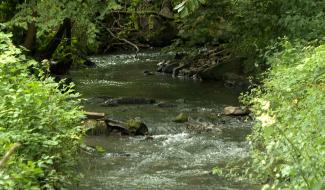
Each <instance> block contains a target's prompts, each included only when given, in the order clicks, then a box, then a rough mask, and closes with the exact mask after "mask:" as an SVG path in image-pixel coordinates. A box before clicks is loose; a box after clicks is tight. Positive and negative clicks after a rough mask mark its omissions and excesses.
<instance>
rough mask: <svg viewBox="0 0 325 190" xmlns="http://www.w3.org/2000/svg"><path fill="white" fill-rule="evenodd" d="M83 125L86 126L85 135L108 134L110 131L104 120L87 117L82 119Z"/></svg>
mask: <svg viewBox="0 0 325 190" xmlns="http://www.w3.org/2000/svg"><path fill="white" fill-rule="evenodd" d="M83 125H84V127H85V128H86V134H87V135H94V136H97V135H109V134H110V131H109V130H108V129H107V126H106V124H105V122H104V121H100V120H94V119H88V120H86V121H84V124H83Z"/></svg>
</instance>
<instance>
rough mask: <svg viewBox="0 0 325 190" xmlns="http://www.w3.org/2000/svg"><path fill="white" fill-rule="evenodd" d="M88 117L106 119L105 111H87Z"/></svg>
mask: <svg viewBox="0 0 325 190" xmlns="http://www.w3.org/2000/svg"><path fill="white" fill-rule="evenodd" d="M85 115H86V116H87V119H97V120H98V119H105V113H98V112H86V113H85Z"/></svg>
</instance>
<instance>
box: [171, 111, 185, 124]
mask: <svg viewBox="0 0 325 190" xmlns="http://www.w3.org/2000/svg"><path fill="white" fill-rule="evenodd" d="M188 118H189V116H188V114H186V113H180V114H179V115H178V116H177V117H176V118H175V119H174V120H173V121H174V122H176V123H185V122H187V121H188Z"/></svg>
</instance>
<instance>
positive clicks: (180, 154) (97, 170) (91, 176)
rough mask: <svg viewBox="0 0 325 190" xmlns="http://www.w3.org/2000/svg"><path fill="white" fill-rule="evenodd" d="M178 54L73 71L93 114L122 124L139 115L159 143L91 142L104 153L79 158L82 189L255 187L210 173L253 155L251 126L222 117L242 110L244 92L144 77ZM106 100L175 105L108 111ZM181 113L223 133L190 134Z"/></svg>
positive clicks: (114, 58)
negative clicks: (226, 111)
mask: <svg viewBox="0 0 325 190" xmlns="http://www.w3.org/2000/svg"><path fill="white" fill-rule="evenodd" d="M171 56H172V55H168V54H161V53H157V52H156V53H155V52H149V53H142V54H139V55H138V56H137V57H136V56H135V55H134V54H121V55H107V56H97V57H93V59H92V60H93V61H95V62H96V63H97V65H98V67H96V68H87V69H81V70H76V71H72V72H71V77H72V78H73V81H74V82H75V83H76V84H77V89H78V91H79V92H81V93H82V94H83V97H84V98H86V99H88V101H86V103H85V108H86V110H87V111H95V112H105V113H106V114H107V115H108V116H109V117H110V118H112V119H117V120H127V119H129V118H135V117H140V118H141V120H142V121H144V122H145V123H146V125H147V126H148V128H149V133H150V136H151V137H152V138H145V137H129V136H119V135H111V136H89V137H86V138H85V143H86V144H88V145H90V146H93V147H96V146H100V147H103V148H104V150H105V152H104V153H103V154H91V155H89V154H81V155H80V160H81V165H80V168H78V171H79V172H80V173H82V174H83V175H84V179H83V180H82V181H81V182H80V183H79V184H77V185H76V187H75V189H78V190H92V189H93V190H97V189H98V190H99V189H123V190H124V189H253V186H251V185H249V184H246V183H243V182H236V181H232V180H227V179H225V178H223V177H218V176H216V175H212V174H211V171H212V168H213V167H215V166H220V167H222V166H224V165H225V164H227V163H229V162H231V161H234V160H238V159H242V158H245V157H247V151H248V145H247V143H246V142H245V140H244V139H245V136H246V135H247V134H248V133H249V131H250V123H249V122H244V121H243V120H242V119H239V118H231V117H219V115H218V113H220V112H221V111H222V109H223V107H224V106H225V105H238V101H237V97H238V95H239V92H238V91H236V90H232V89H227V88H225V87H224V86H223V85H222V84H219V83H208V82H205V83H202V82H198V81H193V80H184V79H179V78H172V77H171V76H170V75H164V74H156V75H152V76H151V75H150V76H145V75H144V73H143V71H144V70H149V71H154V70H155V67H156V64H157V63H158V62H159V61H161V60H163V59H168V58H170V57H171ZM104 97H137V98H139V97H144V98H152V99H155V100H156V101H158V102H167V103H169V104H171V105H174V106H172V107H167V108H162V107H158V106H157V105H120V106H117V107H102V106H100V102H101V101H103V99H104ZM181 112H185V113H188V114H189V115H190V117H191V118H193V120H198V121H200V122H203V123H204V122H209V123H214V124H215V125H216V126H222V127H223V130H222V132H220V131H217V132H213V131H212V132H211V131H210V132H205V131H198V130H194V131H193V130H191V129H187V128H186V124H179V123H174V122H173V121H172V120H173V119H174V118H175V117H176V116H177V115H178V114H179V113H181Z"/></svg>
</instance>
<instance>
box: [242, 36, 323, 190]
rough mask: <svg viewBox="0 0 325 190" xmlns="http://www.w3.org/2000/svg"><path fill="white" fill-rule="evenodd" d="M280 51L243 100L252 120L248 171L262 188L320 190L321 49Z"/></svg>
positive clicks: (285, 46) (287, 48)
mask: <svg viewBox="0 0 325 190" xmlns="http://www.w3.org/2000/svg"><path fill="white" fill-rule="evenodd" d="M282 48H283V49H284V50H283V51H280V52H278V53H275V54H274V55H272V56H271V57H269V58H268V60H267V62H268V64H270V66H271V68H270V70H269V71H268V72H267V73H266V78H265V79H264V80H263V85H262V86H261V87H259V88H255V89H253V90H252V92H251V94H249V95H248V96H247V95H246V96H244V100H245V102H246V103H247V104H251V105H253V112H254V114H255V116H256V120H257V123H256V125H255V126H254V130H253V133H252V135H251V136H250V137H249V140H250V142H251V145H252V150H251V156H252V161H251V168H250V170H251V171H252V172H254V175H253V176H254V178H255V179H256V178H257V179H259V180H260V181H262V182H266V183H268V184H267V185H265V186H264V189H324V188H325V181H324V176H325V170H324V168H325V156H324V155H325V128H324V123H325V117H324V112H325V109H324V108H325V104H324V103H325V101H324V94H325V45H320V46H318V47H316V48H314V47H312V46H306V47H304V46H302V45H299V44H298V45H294V46H293V45H292V44H290V43H289V42H285V43H284V44H283V45H282Z"/></svg>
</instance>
